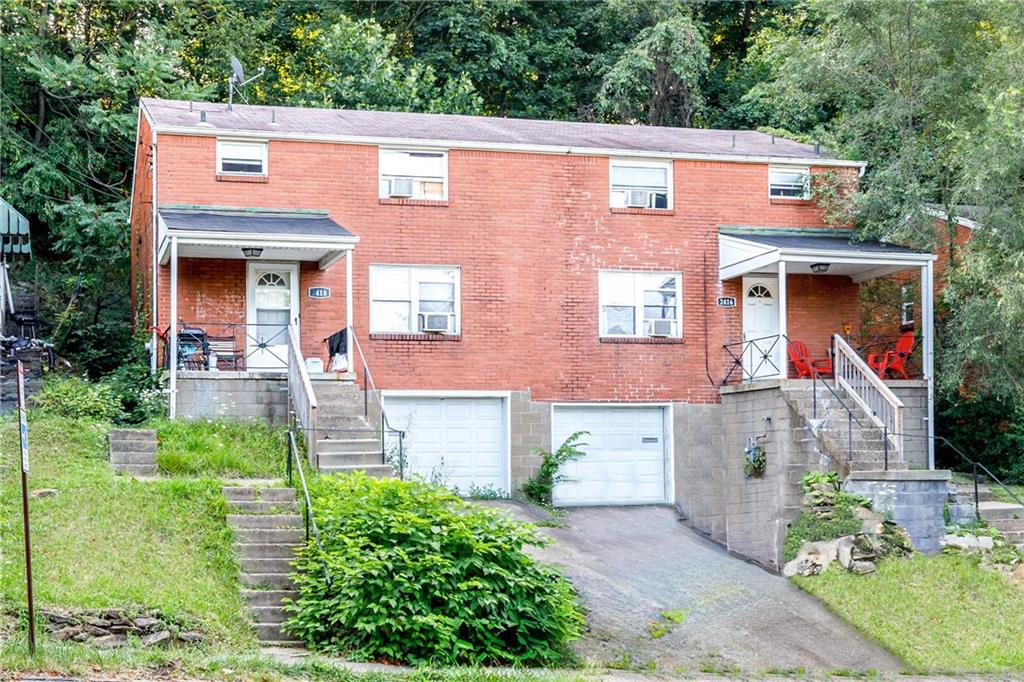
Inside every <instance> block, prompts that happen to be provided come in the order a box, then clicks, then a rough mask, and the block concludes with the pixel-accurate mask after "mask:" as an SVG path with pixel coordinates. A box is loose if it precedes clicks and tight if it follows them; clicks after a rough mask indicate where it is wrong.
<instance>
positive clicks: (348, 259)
mask: <svg viewBox="0 0 1024 682" xmlns="http://www.w3.org/2000/svg"><path fill="white" fill-rule="evenodd" d="M345 327H346V328H347V329H348V334H349V336H351V335H352V249H349V250H348V251H346V252H345ZM348 344H349V346H353V345H355V342H354V341H352V339H349V340H348ZM347 350H348V357H349V361H348V365H349V367H352V359H351V358H352V351H353V349H352V348H348V349H347Z"/></svg>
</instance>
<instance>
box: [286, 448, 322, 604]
mask: <svg viewBox="0 0 1024 682" xmlns="http://www.w3.org/2000/svg"><path fill="white" fill-rule="evenodd" d="M298 451H299V446H298V443H296V441H295V431H294V429H288V466H287V469H288V485H292V469H293V466H292V462H293V461H294V462H295V467H294V468H298V470H299V482H300V483H301V484H302V495H303V498H304V502H303V505H304V506H303V510H302V511H303V516H304V517H305V521H306V544H309V533H310V530H312V531H313V540H314V542H316V548H317V551H319V552H320V562H321V564H322V565H323V568H324V580H325V581H327V586H328V587H330V586H331V572H330V569H328V567H327V559H326V555H325V553H324V543H323V542H322V541H321V540H320V529H319V528H317V525H316V516H314V515H313V500H312V498H311V497H310V496H309V486H308V485H307V484H306V474H305V472H304V471H303V468H302V462H300V461H299V459H298Z"/></svg>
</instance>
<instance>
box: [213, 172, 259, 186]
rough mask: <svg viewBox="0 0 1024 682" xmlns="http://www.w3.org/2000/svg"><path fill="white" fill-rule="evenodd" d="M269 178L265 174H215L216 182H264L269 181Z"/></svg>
mask: <svg viewBox="0 0 1024 682" xmlns="http://www.w3.org/2000/svg"><path fill="white" fill-rule="evenodd" d="M269 181H270V178H268V177H267V176H266V175H224V174H221V173H218V174H217V182H256V183H260V184H264V183H266V182H269Z"/></svg>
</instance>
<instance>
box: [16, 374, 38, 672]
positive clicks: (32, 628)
mask: <svg viewBox="0 0 1024 682" xmlns="http://www.w3.org/2000/svg"><path fill="white" fill-rule="evenodd" d="M18 430H19V435H20V438H19V442H20V446H21V516H22V521H23V524H24V529H25V586H26V593H27V596H28V652H29V654H31V655H33V656H34V655H35V653H36V611H35V604H34V602H33V599H32V540H31V536H30V534H29V523H28V419H27V417H26V413H25V367H24V366H23V365H22V364H21V360H18Z"/></svg>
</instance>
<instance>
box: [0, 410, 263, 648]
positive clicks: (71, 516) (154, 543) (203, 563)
mask: <svg viewBox="0 0 1024 682" xmlns="http://www.w3.org/2000/svg"><path fill="white" fill-rule="evenodd" d="M16 426H17V425H16V423H15V422H13V421H12V420H11V419H9V418H5V419H3V420H2V421H0V443H2V448H0V452H2V453H3V460H2V487H0V557H2V563H0V602H2V607H3V610H4V611H5V612H6V613H8V614H9V613H11V612H14V611H17V610H19V609H21V608H23V605H24V603H25V601H24V578H23V571H24V558H23V556H24V554H23V550H22V533H21V525H20V524H21V509H20V504H21V499H20V483H19V480H18V471H19V469H18V455H17V452H18V448H17V445H16V443H17V428H16ZM107 428H108V426H107V425H105V424H98V423H93V422H86V421H81V422H75V421H70V420H64V419H59V418H54V417H43V416H37V417H36V418H34V419H33V420H32V421H31V423H30V427H29V434H30V438H29V443H30V453H31V470H30V473H29V485H30V488H32V489H34V490H35V489H40V488H53V489H55V490H56V491H57V492H56V494H54V495H52V496H49V497H40V498H37V499H33V500H32V501H31V514H32V541H33V556H34V562H33V570H34V574H35V594H36V603H37V604H39V605H53V606H74V607H89V608H91V607H115V606H129V605H137V606H142V607H147V608H155V609H159V610H160V611H162V612H164V613H166V614H167V615H168V616H171V617H174V618H181V619H188V620H193V621H195V622H196V624H197V625H198V626H199V627H200V629H202V630H203V631H204V632H205V633H206V634H207V639H208V641H207V643H206V644H205V645H204V648H206V649H208V650H226V649H229V648H230V649H231V650H232V651H246V650H254V649H255V646H256V639H255V635H254V633H253V632H252V630H251V629H250V628H249V626H248V621H249V617H248V613H247V610H246V608H245V606H244V604H243V602H242V598H241V597H240V595H239V592H238V583H237V574H238V568H237V566H236V563H235V558H234V553H233V551H232V548H231V531H230V529H229V528H228V527H227V525H226V522H225V520H224V515H225V512H226V505H225V503H224V500H223V498H222V496H221V492H220V484H219V483H218V482H217V481H215V480H212V479H190V480H184V479H171V480H166V481H156V482H151V483H150V482H146V483H143V482H139V481H134V480H132V479H130V478H125V477H120V476H115V475H114V474H113V472H112V471H111V469H110V466H109V465H108V463H107V461H106V431H107ZM62 648H67V647H62ZM2 667H3V666H0V668H2Z"/></svg>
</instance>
